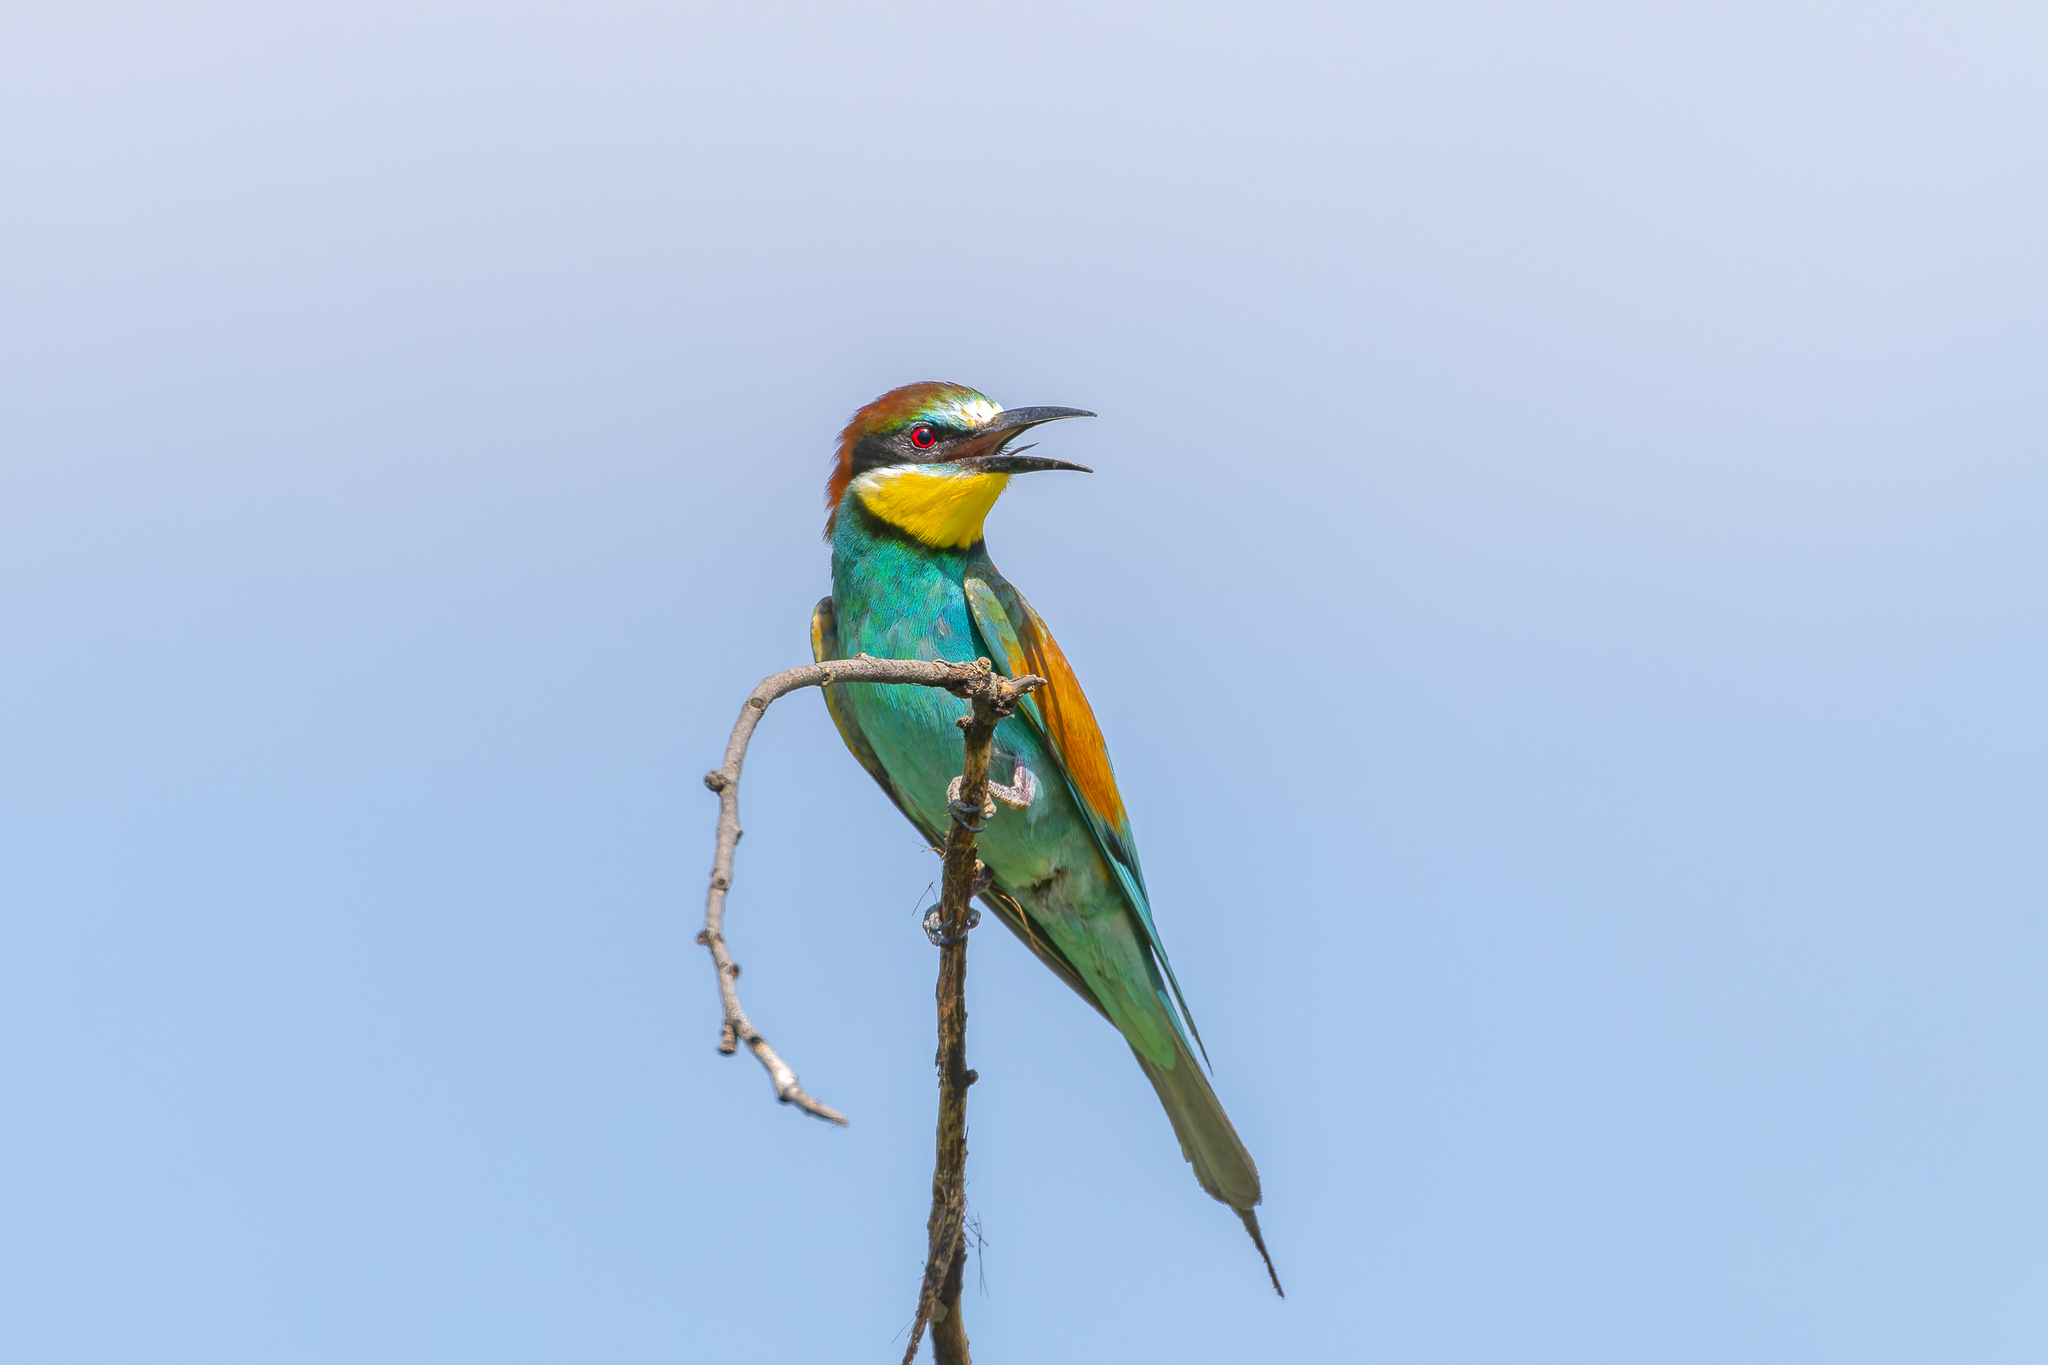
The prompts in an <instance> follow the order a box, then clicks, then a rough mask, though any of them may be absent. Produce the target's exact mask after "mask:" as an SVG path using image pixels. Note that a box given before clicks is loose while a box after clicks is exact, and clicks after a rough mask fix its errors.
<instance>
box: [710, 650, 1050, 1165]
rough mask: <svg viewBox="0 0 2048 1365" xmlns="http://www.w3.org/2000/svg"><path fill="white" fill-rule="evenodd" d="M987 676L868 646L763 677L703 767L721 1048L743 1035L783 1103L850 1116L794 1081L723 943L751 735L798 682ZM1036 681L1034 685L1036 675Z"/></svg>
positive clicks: (981, 670)
mask: <svg viewBox="0 0 2048 1365" xmlns="http://www.w3.org/2000/svg"><path fill="white" fill-rule="evenodd" d="M989 676H990V671H989V662H988V660H986V659H979V660H976V661H975V662H974V663H968V664H961V663H947V662H943V661H932V660H925V659H875V658H870V657H869V656H868V655H865V654H863V655H861V656H860V657H859V658H858V659H833V660H830V661H828V662H826V663H821V664H806V665H804V666H803V667H802V668H791V669H786V670H784V671H783V672H781V673H777V674H775V675H774V676H773V677H770V678H766V679H764V680H763V681H762V683H761V685H760V686H759V687H757V688H755V689H754V691H753V695H751V696H749V697H748V698H747V700H746V704H745V705H743V706H741V707H740V716H739V720H738V721H736V722H735V723H734V724H733V727H732V738H731V739H730V740H728V741H727V742H726V746H725V766H724V767H722V768H719V769H717V770H716V771H714V772H710V773H706V774H705V775H704V785H705V786H707V787H709V788H710V789H711V790H712V791H714V792H716V793H718V856H717V859H716V861H714V862H713V863H712V865H711V890H710V892H709V894H708V895H707V896H706V897H705V901H704V928H703V930H702V932H700V933H699V934H698V935H697V941H698V942H699V943H701V944H703V945H704V946H705V947H706V948H708V949H709V950H710V952H711V960H712V962H713V964H714V965H715V966H716V968H717V972H718V996H719V1001H720V1003H721V1004H722V1005H723V1007H724V1017H723V1021H722V1022H721V1024H720V1027H719V1036H718V1050H719V1051H720V1052H722V1053H724V1054H726V1055H727V1056H731V1055H732V1054H733V1053H734V1052H736V1051H738V1050H739V1046H740V1044H741V1043H745V1044H746V1046H747V1050H748V1051H750V1052H752V1053H753V1054H754V1056H755V1058H756V1059H757V1060H758V1061H759V1062H760V1063H761V1065H762V1066H763V1067H764V1068H766V1069H767V1072H768V1078H769V1080H770V1081H772V1082H773V1083H774V1086H775V1098H776V1099H778V1100H780V1101H782V1102H783V1103H784V1104H793V1105H795V1106H797V1107H798V1108H799V1109H802V1110H803V1111H804V1112H805V1113H808V1114H815V1115H817V1116H818V1117H819V1118H821V1119H826V1120H828V1121H830V1122H832V1123H838V1124H844V1123H845V1122H846V1116H845V1115H844V1114H841V1113H840V1112H839V1111H838V1110H836V1109H834V1108H832V1107H831V1106H830V1105H827V1104H823V1103H820V1102H819V1101H817V1100H814V1099H812V1098H811V1097H810V1096H809V1095H807V1094H805V1093H804V1090H803V1087H802V1086H800V1085H798V1084H797V1079H796V1072H794V1071H793V1070H791V1069H790V1067H789V1064H788V1063H787V1062H784V1061H783V1060H782V1057H781V1056H780V1055H779V1054H778V1053H777V1052H776V1051H775V1049H774V1048H772V1047H770V1046H769V1045H768V1040H767V1039H766V1038H763V1037H762V1036H761V1033H760V1031H759V1030H758V1029H756V1028H755V1027H754V1025H753V1021H752V1020H750V1019H748V1018H747V1012H746V1011H745V1010H744V1009H742V1008H740V996H739V987H738V984H737V983H738V981H739V975H740V968H739V964H738V963H737V962H734V961H733V960H732V954H731V953H730V952H728V951H727V949H726V944H725V893H726V891H727V890H728V889H730V888H731V886H732V864H733V850H734V849H735V848H736V847H738V845H739V841H740V768H741V765H742V764H744V763H745V761H746V757H747V744H748V741H750V740H751V739H752V738H753V737H754V727H755V726H757V725H759V724H760V723H761V717H762V716H763V715H764V714H765V713H766V712H767V710H768V706H769V703H771V702H773V701H776V700H777V699H779V698H781V697H785V696H787V695H789V694H790V693H791V692H794V691H797V690H798V689H799V688H805V687H827V686H830V685H831V684H833V683H845V682H875V683H905V684H910V685H914V686H919V687H943V688H946V689H947V690H949V691H952V692H955V693H958V694H960V695H966V694H967V690H968V689H970V688H977V687H981V686H983V685H985V683H986V681H987V679H988V678H989ZM1019 681H1020V682H1021V681H1023V680H1019ZM1031 682H1032V685H1034V686H1036V685H1037V680H1036V679H1033V680H1031ZM984 764H986V759H984Z"/></svg>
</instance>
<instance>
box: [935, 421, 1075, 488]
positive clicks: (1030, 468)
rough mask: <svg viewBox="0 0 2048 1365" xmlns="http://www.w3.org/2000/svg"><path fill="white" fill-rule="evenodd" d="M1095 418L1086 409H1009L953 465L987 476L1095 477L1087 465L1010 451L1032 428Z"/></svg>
mask: <svg viewBox="0 0 2048 1365" xmlns="http://www.w3.org/2000/svg"><path fill="white" fill-rule="evenodd" d="M1094 415H1095V414H1094V413H1092V412H1089V411H1087V410H1085V409H1083V408H1009V409H1006V410H1005V411H1003V412H999V413H997V414H996V419H995V420H994V421H993V422H990V423H989V424H988V425H987V426H985V427H983V428H982V429H981V430H980V431H978V432H976V433H975V434H974V438H973V439H972V440H970V441H968V442H967V444H966V446H965V447H964V448H963V450H962V452H961V453H960V454H959V455H957V456H955V457H954V459H953V460H952V463H953V464H955V465H964V466H966V467H968V468H970V469H974V470H976V471H978V472H980V473H984V474H1030V473H1033V472H1035V471H1037V470H1040V469H1071V470H1073V471H1074V472H1076V473H1078V474H1093V473H1094V472H1095V471H1094V470H1092V469H1090V468H1089V467H1088V466H1087V465H1084V464H1072V463H1069V462H1068V461H1066V460H1053V459H1048V458H1046V457H1045V456H1043V455H1026V454H1025V453H1024V451H1025V450H1029V449H1030V447H1029V446H1025V447H1023V449H1020V450H1011V451H1006V450H1004V449H1003V447H1004V446H1006V445H1008V444H1009V443H1010V442H1011V441H1014V440H1016V439H1017V437H1019V436H1021V435H1023V434H1024V433H1025V432H1027V431H1029V430H1031V428H1033V427H1035V426H1038V425H1040V424H1042V423H1045V422H1057V421H1059V420H1060V419H1061V418H1062V417H1093V416H1094Z"/></svg>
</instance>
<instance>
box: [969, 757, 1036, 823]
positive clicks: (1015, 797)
mask: <svg viewBox="0 0 2048 1365" xmlns="http://www.w3.org/2000/svg"><path fill="white" fill-rule="evenodd" d="M963 780H964V779H962V778H958V777H956V778H954V779H953V780H952V781H951V782H950V783H948V784H947V786H946V809H947V810H949V811H951V812H952V813H953V818H954V819H955V820H957V821H959V822H960V825H961V827H962V828H964V829H965V830H966V831H967V832H968V833H970V834H979V833H981V832H982V831H983V830H985V829H987V828H988V822H989V821H991V820H993V819H995V815H996V802H998V801H1000V802H1002V803H1003V804H1004V805H1006V806H1008V807H1009V808H1010V809H1011V810H1026V809H1029V808H1030V805H1031V803H1032V802H1033V801H1036V800H1037V799H1038V779H1037V778H1036V777H1034V776H1032V774H1031V769H1029V768H1027V767H1025V766H1024V765H1023V764H1022V763H1019V764H1018V765H1017V768H1016V771H1015V772H1013V773H1011V775H1010V785H1009V786H1007V787H1006V786H1004V785H1003V784H1002V783H1000V782H993V781H992V782H990V783H989V784H988V799H987V800H986V801H984V802H982V803H981V809H980V810H978V811H977V810H975V809H974V808H973V807H972V806H970V805H968V804H967V803H966V802H965V801H962V800H961V799H960V785H961V783H962V781H963ZM977 819H979V820H980V821H981V823H980V824H976V823H974V822H975V821H976V820H977Z"/></svg>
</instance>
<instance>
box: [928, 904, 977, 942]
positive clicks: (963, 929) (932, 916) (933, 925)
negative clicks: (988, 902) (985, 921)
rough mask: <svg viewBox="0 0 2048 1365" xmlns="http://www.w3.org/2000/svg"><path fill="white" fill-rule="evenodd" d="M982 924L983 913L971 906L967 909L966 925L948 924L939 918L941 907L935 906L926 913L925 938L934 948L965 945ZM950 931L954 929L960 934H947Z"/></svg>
mask: <svg viewBox="0 0 2048 1365" xmlns="http://www.w3.org/2000/svg"><path fill="white" fill-rule="evenodd" d="M980 923H981V911H979V910H977V909H975V908H974V907H973V906H971V905H970V906H968V907H967V922H966V923H965V924H948V923H946V921H945V920H943V919H941V918H940V917H939V907H938V906H936V905H934V906H933V907H932V908H931V909H929V910H927V911H925V915H924V936H925V937H926V938H928V939H930V940H931V941H932V946H933V947H934V948H950V947H952V946H953V945H954V944H956V943H965V942H966V941H967V935H968V933H969V932H970V931H972V930H973V929H974V928H976V927H977V926H978V925H980ZM948 929H954V930H957V931H958V932H956V933H952V934H948V933H947V932H946V931H947V930H948Z"/></svg>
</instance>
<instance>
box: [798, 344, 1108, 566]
mask: <svg viewBox="0 0 2048 1365" xmlns="http://www.w3.org/2000/svg"><path fill="white" fill-rule="evenodd" d="M1094 415H1095V414H1094V413H1092V412H1083V411H1082V410H1081V409H1080V408H1011V409H1009V410H1008V411H1004V410H1003V408H1002V407H1001V406H999V405H998V404H996V403H994V402H992V401H990V400H989V399H988V398H987V397H986V396H985V395H983V394H980V393H977V392H975V391H974V390H973V389H970V388H968V387H966V386H965V385H963V384H941V383H937V382H933V381H927V382H925V383H922V384H905V385H904V386H903V387H902V388H900V389H891V390H890V391H889V392H888V393H885V394H883V395H882V396H881V397H880V398H877V399H876V400H875V401H874V402H872V403H870V404H868V405H867V406H866V407H864V408H862V409H861V410H860V411H859V412H856V413H855V414H854V415H853V420H852V421H850V422H848V423H847V424H846V430H844V431H842V432H840V433H839V453H838V456H837V459H836V460H835V462H834V464H833V466H832V478H831V479H830V481H828V482H827V483H826V485H825V505H826V507H827V508H828V509H829V515H828V516H827V517H826V519H825V538H826V539H827V540H830V539H831V538H832V531H833V528H834V527H835V526H837V525H838V522H839V509H840V507H841V506H842V505H843V503H844V502H845V499H846V496H847V491H848V490H849V489H851V490H852V493H853V496H854V497H856V498H858V499H860V502H861V505H862V506H863V507H865V508H867V510H868V511H870V512H872V513H873V514H874V515H875V516H877V517H879V518H881V519H882V520H883V521H886V522H888V523H889V524H890V525H891V526H894V527H896V528H897V529H898V530H901V531H902V532H904V533H905V534H906V535H909V536H912V537H914V538H915V539H917V540H919V541H922V542H923V543H924V544H926V545H930V546H933V547H936V548H941V549H961V548H965V547H966V546H969V545H972V544H974V543H975V542H976V541H978V540H980V539H981V523H982V520H983V519H984V518H985V517H987V516H988V509H989V508H991V507H993V506H995V502H996V499H997V498H998V497H1000V496H1002V492H1003V489H1004V488H1005V487H1006V486H1007V485H1008V484H1009V482H1010V476H1011V475H1012V474H1028V473H1031V472H1032V471H1034V470H1039V469H1075V470H1079V471H1080V472H1081V473H1083V474H1086V473H1090V472H1092V471H1090V470H1089V469H1088V468H1087V467H1086V466H1084V465H1078V464H1069V463H1067V462H1066V461H1065V460H1050V459H1047V458H1045V457H1044V456H1042V455H1026V454H1024V453H1023V452H1024V451H1025V450H1027V449H1029V447H1028V446H1027V447H1019V448H1018V449H1016V450H1010V449H1008V448H1007V447H1008V446H1009V444H1010V442H1011V441H1013V440H1015V439H1016V438H1017V437H1018V436H1020V435H1022V434H1023V433H1024V432H1027V431H1029V430H1030V429H1031V428H1033V427H1035V426H1037V425H1039V424H1040V423H1041V422H1051V421H1056V420H1058V419H1059V418H1062V417H1093V416H1094Z"/></svg>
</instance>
